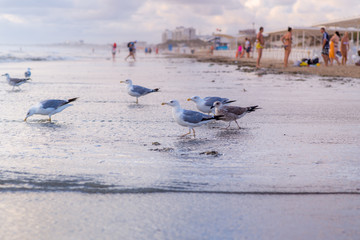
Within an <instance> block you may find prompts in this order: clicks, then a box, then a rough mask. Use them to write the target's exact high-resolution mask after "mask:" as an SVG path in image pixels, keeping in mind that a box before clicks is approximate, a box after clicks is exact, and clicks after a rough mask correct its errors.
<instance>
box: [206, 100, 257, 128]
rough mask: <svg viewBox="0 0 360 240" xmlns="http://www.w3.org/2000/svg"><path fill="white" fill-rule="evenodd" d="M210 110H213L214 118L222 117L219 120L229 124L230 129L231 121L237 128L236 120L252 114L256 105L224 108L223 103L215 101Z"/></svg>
mask: <svg viewBox="0 0 360 240" xmlns="http://www.w3.org/2000/svg"><path fill="white" fill-rule="evenodd" d="M212 108H215V116H217V115H220V116H222V117H221V118H220V120H223V121H225V122H229V126H227V128H229V127H230V124H231V121H235V123H236V125H237V126H238V127H239V129H240V126H239V124H238V123H237V121H236V119H239V118H242V117H243V116H245V115H246V114H247V113H249V112H253V111H255V110H256V109H260V108H258V105H256V106H251V107H236V106H224V104H223V103H221V102H219V101H216V102H214V105H213V107H212Z"/></svg>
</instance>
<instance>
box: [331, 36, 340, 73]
mask: <svg viewBox="0 0 360 240" xmlns="http://www.w3.org/2000/svg"><path fill="white" fill-rule="evenodd" d="M339 42H340V33H339V32H337V31H336V32H335V33H334V35H333V36H332V37H331V39H330V51H329V59H330V65H331V66H332V65H333V62H334V59H335V61H336V62H337V64H338V65H340V62H339V60H338V57H337V55H336V54H337V52H338V50H339V47H338V46H339Z"/></svg>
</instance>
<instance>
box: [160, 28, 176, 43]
mask: <svg viewBox="0 0 360 240" xmlns="http://www.w3.org/2000/svg"><path fill="white" fill-rule="evenodd" d="M161 39H162V42H166V41H168V40H172V39H173V32H172V31H170V30H168V29H166V30H165V31H164V32H163V34H162V38H161Z"/></svg>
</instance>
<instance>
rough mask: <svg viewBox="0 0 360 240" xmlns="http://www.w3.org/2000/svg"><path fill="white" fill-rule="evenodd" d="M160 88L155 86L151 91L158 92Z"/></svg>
mask: <svg viewBox="0 0 360 240" xmlns="http://www.w3.org/2000/svg"><path fill="white" fill-rule="evenodd" d="M159 90H160V88H155V89H153V90H152V91H153V92H158V91H159Z"/></svg>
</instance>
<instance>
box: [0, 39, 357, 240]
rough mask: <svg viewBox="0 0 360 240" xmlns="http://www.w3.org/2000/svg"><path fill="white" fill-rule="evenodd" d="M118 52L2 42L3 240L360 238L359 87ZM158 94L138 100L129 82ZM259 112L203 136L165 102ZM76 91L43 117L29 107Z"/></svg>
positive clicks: (204, 130) (212, 127) (209, 128)
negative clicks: (20, 80)
mask: <svg viewBox="0 0 360 240" xmlns="http://www.w3.org/2000/svg"><path fill="white" fill-rule="evenodd" d="M126 56H127V50H126V49H121V50H120V52H118V53H117V55H116V58H115V59H112V56H111V46H110V45H109V46H95V45H32V46H27V45H24V46H14V45H1V46H0V72H1V74H4V73H9V74H10V76H12V77H23V76H24V72H25V71H26V69H27V68H28V67H30V68H31V69H32V76H31V79H32V80H31V81H29V83H26V84H23V85H21V86H20V89H15V90H12V87H11V86H9V85H8V84H7V83H6V80H5V77H2V81H1V82H0V91H1V94H0V102H1V105H0V112H1V115H0V125H1V128H0V131H1V139H0V143H1V144H0V222H1V224H0V239H355V238H356V236H359V234H360V230H359V229H360V228H359V224H358V219H359V217H360V208H359V204H360V195H359V193H360V175H359V172H360V167H359V166H360V165H359V160H360V159H359V156H360V147H359V146H360V125H359V119H360V111H359V110H360V101H359V100H360V94H359V89H360V82H359V79H351V78H346V79H343V78H332V77H319V76H310V75H286V74H273V73H271V72H267V71H266V70H264V69H262V70H259V71H255V70H254V69H251V68H247V67H238V66H236V65H224V64H213V63H200V62H196V61H195V60H194V59H189V58H178V57H176V58H174V57H173V58H171V57H169V56H168V55H161V54H160V55H155V54H151V55H150V54H147V55H145V54H144V53H143V52H141V51H140V50H138V53H137V61H136V62H134V61H132V60H129V62H127V61H124V58H125V57H126ZM126 79H131V80H132V81H133V83H134V84H138V85H142V86H146V87H149V88H160V91H159V92H157V93H151V94H149V95H147V96H144V97H141V98H140V99H139V104H136V103H135V98H133V97H131V96H129V95H128V94H127V92H126V88H125V85H124V84H122V83H120V81H123V80H126ZM195 95H197V96H200V97H206V96H221V97H227V98H229V99H231V100H236V102H235V103H233V105H236V106H244V107H245V106H251V105H259V106H260V107H261V109H259V110H257V111H255V112H252V113H250V114H248V115H246V116H245V117H244V118H242V119H240V120H238V122H239V125H240V127H241V129H237V126H236V124H235V123H232V125H231V126H230V128H229V129H224V128H226V126H227V123H225V122H220V121H217V122H214V123H209V124H207V125H204V126H202V127H198V128H196V137H195V138H194V137H192V136H188V137H180V135H182V134H184V133H186V132H188V129H187V128H184V127H182V126H179V125H178V124H177V123H176V122H175V121H174V120H173V118H172V114H171V108H170V107H169V106H162V105H161V103H162V102H167V101H170V100H172V99H176V100H178V101H179V102H180V104H181V106H182V107H184V108H186V109H191V110H196V108H195V104H194V103H193V102H188V101H186V100H187V99H188V98H189V97H192V96H195ZM74 97H78V100H77V101H75V102H74V103H73V106H71V107H69V108H68V109H66V110H64V111H63V112H61V113H58V114H56V115H54V116H53V117H52V120H53V121H52V122H51V123H50V122H48V121H46V119H47V116H41V115H34V116H32V117H30V118H29V119H28V120H27V122H24V118H25V116H26V113H27V111H28V109H29V108H30V107H31V106H32V105H34V104H36V103H38V102H40V101H42V100H45V99H70V98H74Z"/></svg>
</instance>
